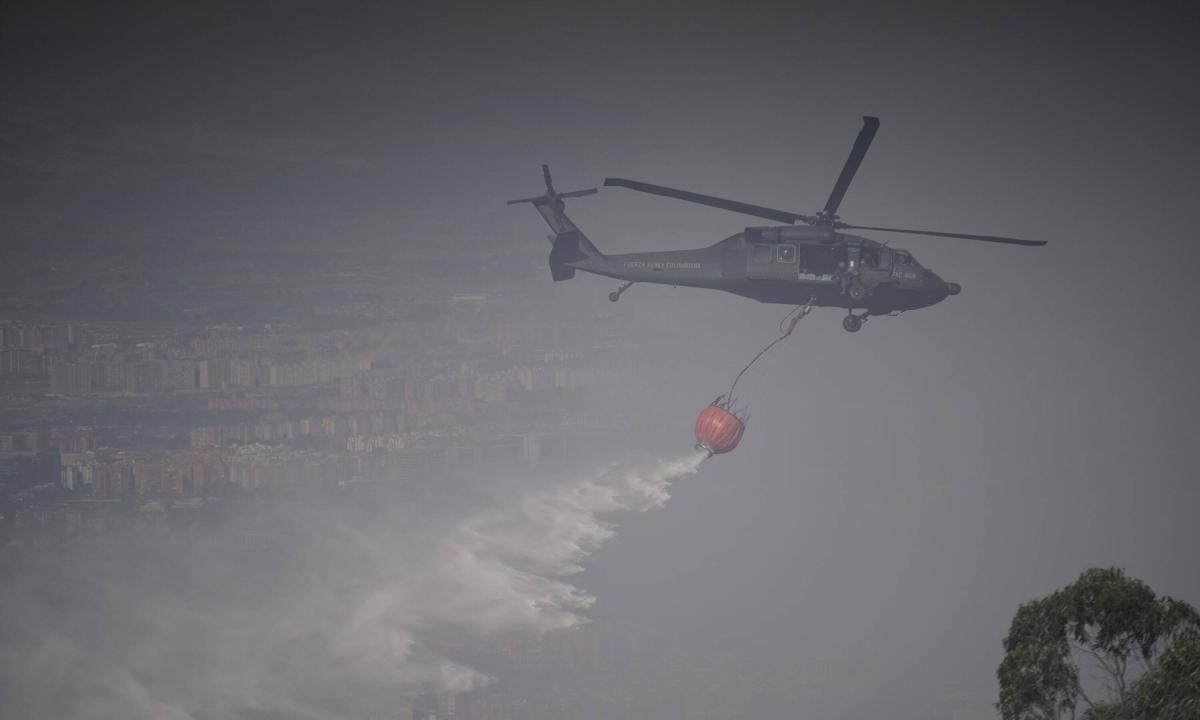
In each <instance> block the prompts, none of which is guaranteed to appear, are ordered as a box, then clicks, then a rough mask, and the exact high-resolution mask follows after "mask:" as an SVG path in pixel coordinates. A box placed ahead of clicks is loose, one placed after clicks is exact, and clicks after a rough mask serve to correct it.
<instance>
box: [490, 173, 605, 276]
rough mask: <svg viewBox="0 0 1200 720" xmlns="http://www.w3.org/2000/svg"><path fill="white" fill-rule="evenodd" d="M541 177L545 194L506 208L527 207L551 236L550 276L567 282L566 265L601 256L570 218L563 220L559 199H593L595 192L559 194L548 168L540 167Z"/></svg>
mask: <svg viewBox="0 0 1200 720" xmlns="http://www.w3.org/2000/svg"><path fill="white" fill-rule="evenodd" d="M542 177H543V178H544V179H545V181H546V194H545V195H539V196H537V197H530V198H521V199H520V200H509V201H508V204H509V205H515V204H517V203H531V204H532V205H533V206H534V207H535V208H537V211H538V213H539V214H541V216H542V219H544V220H545V221H546V224H547V225H549V226H550V229H551V230H553V231H554V234H553V235H551V236H550V243H551V245H552V247H551V249H550V274H551V275H552V276H553V277H554V279H555V280H570V279H571V278H573V277H575V268H573V267H571V266H570V265H568V264H567V263H571V262H576V261H579V260H585V259H587V258H589V257H596V256H600V255H603V253H601V252H600V251H599V250H598V249H596V246H595V245H593V244H592V241H591V240H588V238H587V236H586V235H584V234H583V231H582V230H580V229H579V228H578V227H576V226H575V223H573V222H571V218H569V217H567V214H566V212H564V210H565V208H566V203H564V202H563V198H569V197H583V196H585V195H595V194H596V192H597V190H596V188H590V189H588V190H573V191H571V192H565V193H560V192H556V191H555V190H554V183H553V181H552V180H551V178H550V168H549V166H547V165H543V166H542Z"/></svg>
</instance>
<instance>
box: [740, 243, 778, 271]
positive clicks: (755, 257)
mask: <svg viewBox="0 0 1200 720" xmlns="http://www.w3.org/2000/svg"><path fill="white" fill-rule="evenodd" d="M774 262H775V248H774V246H772V245H768V244H766V243H755V244H753V245H751V246H750V256H749V259H748V262H747V263H746V276H747V277H749V278H750V279H752V280H762V279H765V278H769V277H771V265H772V264H773V263H774Z"/></svg>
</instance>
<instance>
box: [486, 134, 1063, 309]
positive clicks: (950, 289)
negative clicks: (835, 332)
mask: <svg viewBox="0 0 1200 720" xmlns="http://www.w3.org/2000/svg"><path fill="white" fill-rule="evenodd" d="M878 129H879V118H876V117H870V116H867V117H863V126H862V129H861V130H860V131H859V133H858V137H857V138H856V139H855V141H854V146H853V147H852V148H851V150H850V155H849V156H848V157H847V158H846V163H845V165H844V166H843V167H842V172H841V174H840V175H839V176H838V179H837V182H836V183H835V184H834V186H833V190H832V191H831V192H830V194H829V199H828V200H827V201H826V202H825V207H824V208H822V209H821V210H819V211H817V213H816V214H815V215H804V214H801V213H794V212H788V211H785V210H776V209H773V208H768V207H763V206H760V205H752V204H749V203H744V202H738V201H736V200H728V199H725V198H720V197H715V196H712V195H701V194H699V193H694V192H689V191H686V190H677V189H674V188H669V187H664V186H662V185H652V184H650V183H644V182H639V181H637V180H628V179H625V178H606V179H605V180H604V186H605V187H623V188H627V189H630V190H636V191H639V192H644V193H650V194H652V195H660V196H663V197H669V198H674V199H676V200H685V201H687V202H692V203H698V204H700V205H708V206H710V207H715V208H720V209H722V210H730V211H732V212H736V213H741V214H744V215H750V216H754V217H759V218H764V219H766V220H772V221H775V222H777V223H786V224H785V225H777V226H769V227H747V228H746V229H745V230H743V231H742V232H739V233H737V234H735V235H731V236H729V237H727V238H725V239H724V240H722V241H720V242H718V243H716V244H714V245H710V246H708V247H704V248H697V249H694V250H671V251H662V252H642V253H625V254H620V255H605V254H603V253H601V252H600V251H599V250H598V249H597V248H596V246H595V245H594V244H592V242H591V241H590V240H589V239H588V238H587V236H586V235H584V234H583V232H582V231H581V230H580V229H579V228H578V227H577V226H576V225H575V223H574V222H572V221H571V219H570V218H568V217H567V215H566V212H565V207H566V204H565V203H564V202H563V201H564V200H565V199H566V198H574V197H583V196H586V195H593V194H595V193H597V192H598V190H597V189H596V188H590V189H587V190H574V191H571V192H563V193H560V192H557V191H555V189H554V185H553V182H552V180H551V177H550V168H549V167H548V166H546V165H542V175H543V179H544V181H545V184H546V194H545V195H540V196H537V197H528V198H521V199H519V200H510V201H509V202H508V204H509V205H513V204H516V203H531V204H532V205H533V206H534V207H535V208H536V209H537V211H538V213H540V214H541V216H542V218H543V219H544V220H545V221H546V223H547V224H548V225H549V226H550V229H551V230H553V231H554V234H553V235H551V236H549V239H550V243H551V249H550V273H551V276H552V277H553V278H554V280H556V281H561V280H568V279H570V278H573V277H574V276H575V272H576V271H577V270H582V271H583V272H588V273H593V274H596V275H603V276H607V277H611V278H615V279H618V280H621V281H622V283H621V285H620V286H619V287H618V288H617V290H615V291H614V292H612V293H610V294H609V296H608V299H609V300H611V301H612V302H617V301H618V300H620V299H621V295H622V294H623V293H624V292H625V291H626V290H628V289H629V288H630V287H631V286H633V285H634V284H636V283H658V284H665V285H675V286H679V285H682V286H685V287H697V288H711V289H715V290H724V291H726V292H730V293H733V294H735V295H741V296H743V297H748V298H752V299H754V300H758V301H759V302H764V303H782V304H788V305H808V306H815V307H835V308H844V309H846V311H847V314H846V316H845V318H844V319H843V320H842V327H843V328H844V329H845V330H846V331H847V332H858V331H859V330H860V329H862V326H863V323H864V322H866V320H867V319H868V318H870V317H874V316H894V315H899V314H900V313H902V312H905V311H907V310H917V309H920V308H925V307H929V306H931V305H935V304H937V303H939V302H941V301H942V300H945V299H946V298H947V297H948V296H950V295H958V294H959V293H960V292H962V286H961V285H959V284H958V283H953V282H946V281H945V280H943V279H942V278H941V277H939V276H938V275H937V273H935V272H933V271H932V270H930V269H928V268H925V267H924V266H922V265H921V264H920V263H919V262H918V261H917V259H916V257H915V256H914V255H913V254H912V253H911V252H910V251H908V250H905V249H902V248H899V247H891V246H889V245H888V244H887V243H880V242H877V241H875V240H871V239H869V238H865V237H860V236H858V235H851V234H848V233H845V232H842V231H843V230H870V231H875V232H886V233H904V234H910V235H928V236H933V237H943V238H955V239H960V240H976V241H981V242H991V243H1003V244H1008V245H1024V246H1041V245H1045V244H1046V241H1045V240H1022V239H1019V238H1010V237H1001V236H998V235H972V234H965V233H951V232H936V231H932V230H909V229H904V228H892V227H874V226H867V225H851V224H848V223H845V222H842V221H841V219H840V217H839V216H838V214H837V211H838V207H839V206H840V205H841V202H842V198H843V197H844V196H845V194H846V190H847V189H848V188H849V187H850V182H851V181H852V180H853V179H854V175H855V173H856V172H858V167H859V165H860V164H861V163H862V160H863V157H864V156H865V155H866V154H867V149H868V148H869V147H870V145H871V141H872V140H873V139H874V138H875V133H876V131H877V130H878ZM856 311H857V312H856Z"/></svg>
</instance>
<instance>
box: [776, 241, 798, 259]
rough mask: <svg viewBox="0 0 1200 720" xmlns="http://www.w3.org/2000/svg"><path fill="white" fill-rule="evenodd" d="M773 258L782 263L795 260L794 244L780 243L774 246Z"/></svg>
mask: <svg viewBox="0 0 1200 720" xmlns="http://www.w3.org/2000/svg"><path fill="white" fill-rule="evenodd" d="M775 259H776V260H778V261H779V262H783V263H790V262H796V246H795V245H780V246H779V247H777V248H775Z"/></svg>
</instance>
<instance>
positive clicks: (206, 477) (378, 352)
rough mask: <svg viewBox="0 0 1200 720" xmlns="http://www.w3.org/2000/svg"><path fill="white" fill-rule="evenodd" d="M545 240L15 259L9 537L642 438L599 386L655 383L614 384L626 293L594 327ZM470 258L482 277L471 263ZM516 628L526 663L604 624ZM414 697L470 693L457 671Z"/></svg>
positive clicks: (3, 286) (329, 495)
mask: <svg viewBox="0 0 1200 720" xmlns="http://www.w3.org/2000/svg"><path fill="white" fill-rule="evenodd" d="M538 249H539V250H540V248H538ZM530 257H533V256H530V255H524V254H517V255H516V256H515V257H514V256H513V255H512V254H511V253H510V254H504V253H496V254H493V255H490V256H489V255H486V254H481V253H477V252H476V253H458V255H457V256H456V254H455V253H454V252H449V251H448V252H440V253H430V254H428V255H424V256H413V254H412V253H409V254H407V255H406V256H404V257H400V256H396V257H392V258H388V257H386V256H385V257H382V258H381V257H380V254H379V253H373V252H352V251H347V252H343V253H340V254H335V253H326V254H322V255H312V254H307V253H304V252H296V253H290V254H289V253H278V252H262V253H260V254H255V253H254V252H250V251H247V250H245V249H229V250H226V251H213V250H206V251H203V252H184V253H171V254H168V253H156V252H154V251H153V250H152V249H151V250H147V249H146V248H131V249H121V248H106V249H104V250H97V251H93V252H86V251H82V252H81V251H78V250H71V251H66V250H62V251H58V250H54V249H48V248H46V249H28V250H24V251H21V252H19V253H16V254H14V256H13V257H12V260H13V261H12V262H6V263H4V266H3V269H2V270H0V274H3V276H4V277H3V278H0V293H2V294H0V536H2V537H3V542H4V545H5V550H4V552H7V553H24V552H41V551H45V550H54V551H55V552H62V551H66V552H71V551H72V548H80V547H84V546H86V545H88V544H89V543H92V542H94V540H95V539H96V538H107V537H114V536H120V537H127V538H128V537H132V538H137V539H138V540H142V539H149V540H152V541H154V540H158V541H163V542H186V541H187V538H188V537H189V536H190V535H191V534H192V533H196V532H200V531H201V530H202V529H203V528H204V526H206V525H209V526H215V525H217V524H219V523H220V522H221V519H222V518H223V517H224V516H225V515H226V514H228V513H230V512H234V511H237V512H241V513H243V514H244V513H245V512H255V511H256V508H268V507H269V506H270V503H271V502H272V500H273V499H274V498H279V497H295V496H307V497H316V498H322V499H326V500H329V499H332V500H333V501H334V502H336V499H337V498H339V497H351V496H353V495H354V494H355V493H378V492H388V493H392V494H393V495H395V494H400V495H401V496H404V495H405V494H410V495H411V497H412V498H419V497H420V496H421V495H422V493H423V492H424V491H426V490H429V488H430V486H432V485H452V484H454V483H456V482H458V483H462V482H467V481H469V480H470V479H471V478H472V477H473V476H474V475H476V474H477V473H482V472H484V471H485V470H486V472H489V473H495V472H504V471H510V472H516V471H522V470H531V469H532V470H553V469H555V468H556V467H559V466H560V464H561V463H562V458H563V456H564V454H566V453H569V452H573V451H574V450H573V448H575V447H578V446H581V445H583V444H584V443H585V440H586V443H587V444H588V445H589V446H595V445H596V444H597V443H599V444H601V445H603V444H604V443H614V442H622V441H624V440H625V439H627V438H630V437H632V435H633V434H634V433H635V432H636V430H637V428H638V423H637V420H636V419H635V418H632V417H625V416H622V415H620V414H619V413H614V412H611V411H604V410H603V409H597V408H604V407H610V406H611V405H605V404H603V403H596V402H592V400H594V399H595V398H596V397H598V396H601V395H609V396H611V395H612V394H613V393H614V392H636V388H628V387H625V388H616V387H614V383H613V379H614V378H615V377H617V376H618V375H623V376H628V375H629V373H628V372H627V371H628V363H630V362H631V360H630V354H629V352H628V349H629V347H630V343H631V342H632V341H631V340H630V339H629V338H627V337H622V336H621V334H620V333H619V332H617V330H616V326H615V324H614V323H612V322H608V321H606V318H605V316H604V311H605V308H604V307H603V306H602V305H599V304H598V305H597V307H598V310H597V313H596V316H595V317H592V318H588V320H589V322H588V323H587V330H586V332H583V331H581V330H580V329H578V327H577V324H576V323H569V322H566V321H564V319H562V317H561V314H555V313H553V312H547V311H546V309H545V308H544V303H543V302H542V298H541V297H540V295H539V294H538V293H537V292H530V291H529V289H528V288H529V285H528V284H527V283H525V282H524V281H525V280H527V279H529V278H532V277H535V276H536V277H537V278H538V279H539V280H542V279H544V278H543V277H542V275H543V274H544V272H545V271H544V267H543V266H542V264H541V263H540V262H539V263H537V267H534V266H533V264H532V263H531V262H530V261H529V258H530ZM538 257H539V258H540V255H539V256H538ZM467 271H474V272H467ZM463 277H473V278H478V279H479V281H478V283H477V284H473V285H468V286H453V284H452V283H451V282H450V281H449V279H450V278H459V279H460V280H459V282H460V283H461V278H463ZM547 284H548V283H547ZM603 305H607V303H603ZM685 430H686V429H685ZM251 526H252V525H251ZM241 527H245V525H244V524H243V525H241ZM276 541H277V540H276V539H275V538H272V537H270V536H269V535H258V534H255V533H253V532H245V531H242V533H241V534H240V535H239V536H238V537H236V538H232V539H231V542H234V543H235V544H237V545H238V546H240V547H243V548H250V549H253V548H258V547H262V546H270V544H271V543H273V542H276ZM505 642H506V643H507V645H504V646H503V647H501V648H500V649H499V650H497V651H496V652H497V655H496V658H495V662H500V663H504V662H508V663H510V664H512V663H516V665H515V666H520V665H521V663H519V662H516V661H517V660H518V659H519V658H521V657H523V656H525V655H528V654H529V653H533V654H535V655H537V654H538V652H539V651H536V650H535V649H533V648H535V647H537V646H540V645H541V644H544V643H547V642H551V643H557V644H558V645H561V644H562V643H563V642H573V643H578V642H580V640H579V639H578V638H576V639H575V640H568V641H564V640H553V641H548V640H545V639H532V638H524V639H518V640H514V639H509V640H506V641H505ZM531 643H532V644H531ZM493 650H495V648H493ZM543 654H544V651H543ZM593 654H594V653H593ZM515 666H514V667H515ZM496 702H497V700H496V698H494V697H493V698H484V699H478V700H476V703H475V704H476V705H477V706H478V707H477V712H476V715H478V716H479V717H488V716H496V715H495V710H494V708H493V711H492V712H491V713H490V714H489V712H488V711H487V708H488V707H489V706H491V705H495V703H496ZM489 704H490V705H489ZM393 710H395V708H393ZM398 712H400V716H411V715H413V714H415V716H418V717H430V716H435V717H438V718H447V717H454V716H456V714H457V716H458V717H465V716H467V715H469V712H468V711H467V710H466V708H465V706H464V704H463V703H462V702H461V701H460V702H459V707H458V710H457V711H456V710H455V697H454V696H453V695H450V694H445V693H441V694H435V695H430V696H427V697H420V698H416V699H413V700H412V701H411V706H410V707H408V708H407V709H405V708H400V710H398ZM503 714H504V713H501V715H500V716H503ZM388 717H394V714H392V713H391V712H390V711H389V713H388Z"/></svg>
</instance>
